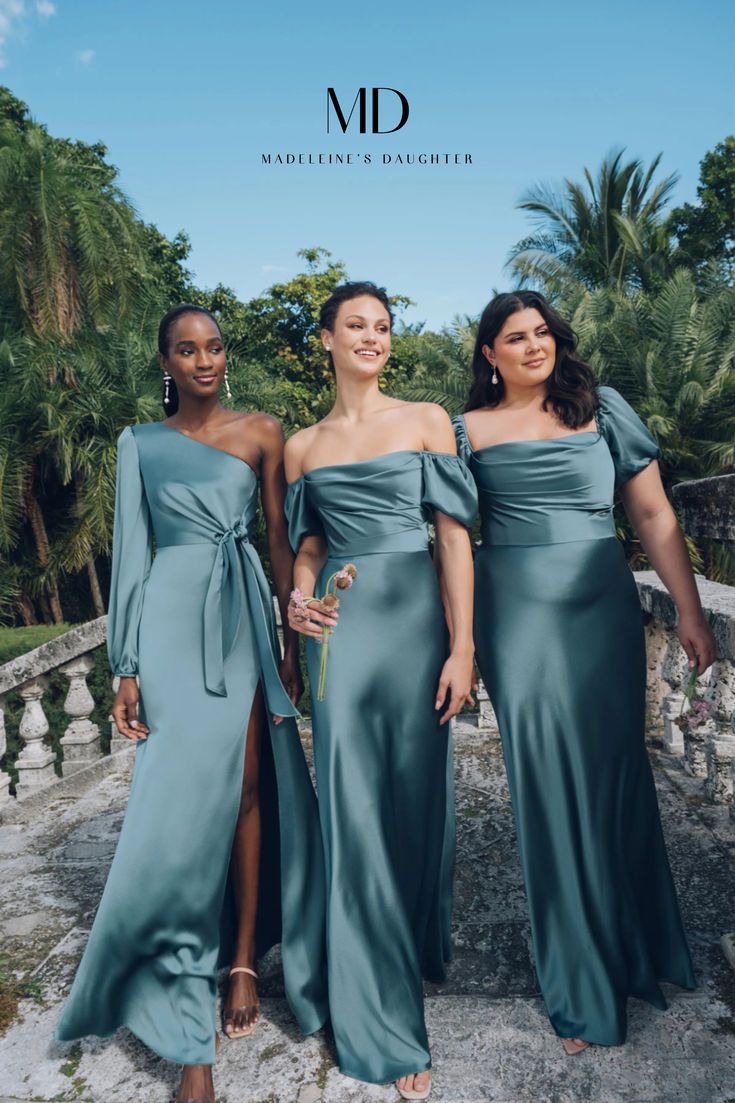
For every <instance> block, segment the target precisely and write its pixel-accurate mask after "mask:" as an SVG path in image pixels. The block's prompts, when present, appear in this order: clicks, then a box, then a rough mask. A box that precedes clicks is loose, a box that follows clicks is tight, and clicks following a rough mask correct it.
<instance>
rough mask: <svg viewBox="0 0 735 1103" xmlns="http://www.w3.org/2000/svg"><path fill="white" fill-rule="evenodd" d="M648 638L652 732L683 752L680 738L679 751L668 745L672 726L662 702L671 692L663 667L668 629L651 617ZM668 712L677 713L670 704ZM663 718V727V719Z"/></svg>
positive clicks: (648, 689) (647, 709)
mask: <svg viewBox="0 0 735 1103" xmlns="http://www.w3.org/2000/svg"><path fill="white" fill-rule="evenodd" d="M645 639H646V668H647V671H646V674H647V676H646V715H647V716H648V718H649V721H650V723H651V724H652V726H653V729H654V731H653V732H652V734H654V735H657V736H661V737H662V738H663V740H664V743H665V744H666V749H667V750H671V751H673V753H675V754H676V753H678V754H682V753H683V751H684V743H683V740H681V739H680V743H681V747H680V749H679V750H678V751H677V750H675V749H674V748H673V747H669V746H668V738H669V735H670V726H667V724H666V717H667V713H665V712H664V706H663V704H662V702H663V701H664V698H665V697H666V696H667V695H668V693H669V686H668V684H667V682H666V681H665V679H664V677H663V674H662V668H663V664H664V659H665V657H666V652H667V648H668V646H669V640H668V636H667V633H666V630H665V629H664V628H663V627H662V626H661V625H660V624H658V623H657V622H656V621H655V620H653V618H651V619H650V620H649V621H648V623H647V624H646V629H645ZM668 713H670V714H671V715H672V716H673V715H677V714H676V713H672V712H671V706H669V709H668ZM662 719H663V729H662V725H661V720H662ZM674 731H675V732H678V733H679V736H680V737H681V732H680V731H679V729H678V728H676V727H675V728H674Z"/></svg>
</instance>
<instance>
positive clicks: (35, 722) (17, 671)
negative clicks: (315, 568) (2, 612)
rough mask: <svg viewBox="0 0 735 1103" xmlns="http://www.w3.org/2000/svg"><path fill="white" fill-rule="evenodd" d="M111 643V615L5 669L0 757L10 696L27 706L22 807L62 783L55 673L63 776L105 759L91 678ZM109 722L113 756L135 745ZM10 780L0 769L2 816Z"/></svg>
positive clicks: (0, 690) (21, 731)
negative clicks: (55, 733) (64, 686)
mask: <svg viewBox="0 0 735 1103" xmlns="http://www.w3.org/2000/svg"><path fill="white" fill-rule="evenodd" d="M273 607H274V611H275V617H276V625H277V628H278V634H279V638H281V643H282V642H283V641H282V631H281V616H280V609H279V608H278V602H277V601H276V600H275V599H274V602H273ZM106 640H107V617H99V618H98V619H97V620H92V621H88V622H87V623H86V624H81V625H79V626H78V627H77V628H72V629H71V630H70V631H69V632H64V633H63V635H61V636H57V637H56V639H53V640H49V642H48V643H44V644H41V646H40V647H36V648H35V649H34V650H33V651H28V652H26V654H25V655H20V656H19V657H18V658H17V659H12V660H11V661H10V662H9V663H5V664H4V665H2V666H0V758H2V757H3V755H4V754H5V752H6V750H7V745H8V741H7V731H6V703H7V698H8V696H9V694H11V693H16V692H17V693H18V694H19V695H20V697H21V698H22V700H23V703H24V708H23V715H22V716H21V720H20V724H19V727H18V736H19V742H20V744H21V750H20V753H19V755H18V757H17V758H16V760H15V769H16V770H17V771H18V782H17V785H16V787H15V789H16V793H15V796H16V798H17V801H18V802H20V803H22V802H23V801H24V800H26V798H28V797H30V796H32V795H33V794H36V793H40V792H41V791H42V790H43V789H45V788H46V787H47V786H49V785H52V784H54V783H56V782H58V781H59V777H58V775H57V761H56V760H57V755H56V753H55V752H54V750H53V749H52V748H51V747H50V746H49V744H48V743H47V742H46V737H47V735H48V733H49V721H48V718H47V716H46V713H45V712H44V707H43V699H44V694H45V693H46V690H47V689H48V685H49V678H50V676H51V675H52V674H53V673H54V672H55V671H59V672H60V673H61V674H63V675H64V676H65V677H66V678H68V680H69V688H68V691H67V694H66V698H65V700H64V705H63V708H64V712H65V713H66V715H67V716H68V717H69V723H68V725H67V727H66V729H65V731H64V734H63V736H62V737H61V739H60V741H59V742H60V745H61V749H62V753H63V762H62V764H61V772H62V777H63V778H69V777H71V776H72V775H74V774H76V773H78V772H79V771H80V770H83V769H85V768H86V767H89V766H91V765H92V764H94V763H96V762H98V761H99V760H101V759H102V758H104V757H105V755H104V753H103V750H102V741H101V732H100V729H99V726H98V725H97V724H95V723H93V722H92V720H91V716H92V713H93V711H94V709H95V706H96V702H95V700H94V697H93V696H92V694H91V692H90V689H89V686H88V685H87V678H88V676H89V674H90V673H91V672H92V670H93V668H94V665H95V661H96V656H95V651H96V650H97V649H98V648H100V647H102V645H103V644H104V643H105V642H106ZM118 685H119V679H118V678H115V677H113V678H112V690H113V693H114V692H115V691H116V690H117V687H118ZM109 719H110V752H111V753H112V754H115V753H117V752H119V751H123V750H125V751H127V750H130V749H131V748H132V746H133V745H132V744H131V743H130V741H129V740H127V739H125V738H124V737H123V736H121V735H119V734H118V731H117V729H116V727H115V725H114V723H112V717H110V718H109ZM10 780H11V779H10V775H9V774H7V773H6V772H5V771H3V770H0V815H1V814H2V812H3V809H5V810H7V809H8V808H9V807H11V806H14V805H15V803H16V800H15V799H14V798H13V796H12V795H11V794H10V791H9V786H10ZM78 780H81V779H78Z"/></svg>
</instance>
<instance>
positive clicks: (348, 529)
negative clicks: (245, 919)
mask: <svg viewBox="0 0 735 1103" xmlns="http://www.w3.org/2000/svg"><path fill="white" fill-rule="evenodd" d="M435 510H438V511H441V512H442V513H444V514H448V515H449V516H451V517H455V518H457V519H458V520H459V521H461V522H462V523H463V524H466V525H469V524H471V523H472V521H473V519H474V516H475V515H476V513H477V493H476V490H475V486H474V483H473V481H472V478H471V476H470V475H469V472H468V471H467V469H466V467H465V466H464V465H463V464H462V462H461V461H460V460H459V459H458V457H457V456H453V455H448V454H445V453H435V452H415V451H401V452H391V453H388V454H386V455H382V456H378V457H376V458H375V459H370V460H365V461H364V462H358V463H346V464H337V465H334V466H329V467H320V468H317V469H315V470H313V471H310V472H308V473H307V474H306V475H304V476H302V477H301V478H300V479H298V480H297V481H296V482H294V483H292V484H291V486H290V487H289V491H288V495H287V498H286V512H287V514H288V517H289V526H290V538H291V543H292V545H293V547H294V550H298V547H299V544H300V543H301V540H302V539H303V538H304V537H305V536H307V535H319V536H321V537H323V538H324V539H325V540H326V543H327V547H328V554H329V558H328V560H327V562H326V564H325V566H324V568H323V570H322V572H321V574H320V577H319V580H318V584H317V593H318V594H321V593H322V592H323V586H324V583H325V581H326V579H327V578H328V577H329V575H330V574H331V573H332V572H333V571H336V570H338V569H339V568H340V567H342V566H343V565H344V564H345V563H347V562H352V563H354V564H355V566H356V567H357V571H358V574H357V579H356V581H355V583H354V585H353V586H352V588H351V589H349V590H346V591H341V592H340V596H341V606H340V610H339V624H338V625H337V627H336V629H335V631H334V634H333V635H332V637H331V641H330V645H329V662H328V673H327V690H326V700H324V701H317V700H314V701H313V710H314V711H313V725H314V756H315V767H316V780H317V793H318V798H319V814H320V820H321V829H322V838H323V841H324V853H325V859H326V875H327V887H326V911H327V962H328V977H329V1007H330V1014H331V1021H332V1028H333V1030H334V1037H335V1042H336V1047H337V1054H338V1058H339V1066H340V1069H341V1070H342V1072H344V1073H345V1074H346V1075H348V1076H352V1077H354V1078H356V1079H358V1080H366V1081H370V1082H373V1083H384V1082H387V1081H390V1080H395V1079H396V1078H398V1077H400V1076H403V1075H406V1074H410V1073H414V1072H421V1071H423V1070H424V1069H427V1068H429V1067H430V1064H431V1059H430V1055H429V1047H428V1040H427V1036H426V1026H425V1023H424V1007H423V984H422V976H423V977H426V978H427V979H431V980H433V981H440V980H442V979H443V978H444V963H445V962H446V961H448V960H449V957H450V950H451V946H450V932H449V924H450V918H451V904H452V877H453V865H454V801H453V787H452V755H451V744H450V738H451V737H450V731H449V724H445V725H444V726H440V724H439V716H440V713H439V712H437V711H436V710H435V708H434V701H435V697H436V690H437V685H438V681H439V675H440V672H441V669H442V666H443V664H444V661H445V659H446V657H447V654H448V644H447V631H446V624H445V617H444V612H443V608H442V603H441V598H440V593H439V586H438V581H437V576H436V572H435V569H434V565H433V563H432V559H431V555H430V554H429V550H428V549H429V540H428V533H427V519H428V518H429V517H430V516H431V514H432V512H433V511H435ZM306 646H307V661H308V667H309V678H310V680H311V684H312V687H314V686H316V684H317V677H318V669H319V659H320V646H321V645H320V644H319V642H318V641H314V640H310V639H307V642H306Z"/></svg>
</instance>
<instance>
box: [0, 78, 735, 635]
mask: <svg viewBox="0 0 735 1103" xmlns="http://www.w3.org/2000/svg"><path fill="white" fill-rule="evenodd" d="M659 161H660V159H659V158H656V159H654V161H653V162H652V164H651V165H650V166H649V167H648V168H645V167H644V166H643V165H642V164H641V162H639V161H636V160H632V161H629V162H626V161H625V160H624V157H623V152H622V151H613V152H612V153H611V154H610V155H609V156H608V157H607V158H606V159H605V160H604V161H603V163H602V165H601V167H600V169H599V171H598V172H597V174H596V175H594V176H593V174H592V173H591V172H590V171H589V170H585V172H584V181H583V183H581V184H578V183H575V182H573V181H569V180H568V181H566V184H565V189H564V191H563V193H561V194H556V193H554V192H552V191H549V189H546V188H544V187H536V188H534V189H532V190H531V191H530V192H529V193H528V194H527V195H526V197H525V198H524V199H523V201H522V202H521V207H522V208H523V209H526V210H528V211H529V213H530V214H531V215H532V216H533V217H534V218H535V219H536V220H537V222H538V232H537V233H536V234H535V235H533V236H532V237H530V238H528V239H526V241H524V242H521V243H519V245H518V246H517V247H516V249H515V250H514V251H513V255H512V258H511V262H510V263H511V269H512V271H513V272H514V274H515V275H516V276H518V277H519V278H521V279H522V280H533V281H535V282H536V283H540V284H541V286H542V287H543V288H544V289H545V290H546V291H547V292H548V293H550V294H551V296H552V297H553V298H554V299H555V301H556V302H557V303H558V304H559V306H560V308H561V309H562V310H563V312H564V313H565V314H566V315H567V316H570V317H572V319H573V322H574V325H575V327H576V328H577V329H578V330H579V333H580V337H581V343H582V350H583V353H584V354H585V355H587V356H588V357H589V358H590V359H591V361H592V363H593V364H594V365H595V367H596V368H597V369H598V371H599V373H600V375H601V377H602V378H603V379H604V380H605V381H609V382H612V383H613V385H616V386H619V387H620V389H621V390H622V391H623V393H624V394H625V395H626V397H628V398H629V399H631V400H632V401H633V404H634V405H635V406H636V408H637V409H638V410H639V412H640V413H641V415H642V416H643V417H644V420H646V421H647V423H648V424H649V427H650V428H651V429H652V431H653V432H654V433H655V434H656V436H657V438H658V439H659V441H660V443H661V446H662V449H663V452H664V461H663V469H664V474H665V478H666V480H667V483H669V484H670V483H671V482H673V481H676V480H678V479H681V478H685V477H696V476H698V475H700V474H707V473H712V472H716V471H720V470H723V469H724V468H725V467H726V466H727V465H728V464H730V463H732V453H733V436H734V432H733V401H734V398H733V367H732V315H733V298H732V296H733V290H732V288H731V287H728V286H727V284H728V281H729V282H731V275H732V261H733V210H734V208H735V201H734V200H733V188H732V181H733V173H734V172H735V169H734V168H733V164H734V161H735V139H733V138H727V139H726V140H725V141H724V142H723V143H721V144H720V145H718V146H717V147H716V149H715V150H713V151H712V152H711V153H709V154H708V155H707V156H706V157H705V158H704V160H703V162H702V172H701V186H700V188H699V191H698V197H699V202H698V205H697V206H693V205H687V204H685V205H684V206H683V207H681V208H678V209H677V210H676V211H674V212H673V213H672V214H671V215H670V216H669V217H668V218H666V217H665V212H664V207H665V206H666V203H667V202H668V199H669V196H670V192H671V189H672V187H673V184H674V181H675V177H673V176H669V177H665V178H663V179H661V180H659V181H656V179H655V177H656V174H657V172H658V167H659ZM117 180H118V172H117V169H116V167H115V166H114V165H112V164H111V163H110V162H109V161H108V153H107V149H106V147H105V146H104V145H103V144H102V143H100V142H98V143H93V144H87V143H84V142H79V141H71V140H69V139H66V138H56V137H53V136H51V135H50V134H49V133H48V131H47V129H46V127H44V126H43V125H41V124H39V123H37V122H35V121H34V120H33V119H32V118H31V116H30V114H29V111H28V108H27V106H26V104H24V103H23V102H22V101H21V100H19V99H17V98H16V97H15V96H13V95H12V93H11V92H10V91H9V90H8V89H6V88H2V87H0V623H8V624H15V623H17V622H18V621H19V620H21V619H22V620H23V621H24V622H26V623H29V624H32V623H33V622H34V621H35V620H37V619H39V618H40V619H41V620H43V621H46V622H51V621H52V620H53V619H57V620H63V617H64V612H65V610H67V611H68V612H67V613H66V615H67V617H69V619H71V618H74V619H76V618H77V617H79V618H80V619H83V618H86V617H90V616H93V615H95V605H93V603H92V598H91V595H92V594H93V593H96V592H97V589H98V588H99V589H100V590H102V591H104V587H105V580H106V576H107V573H108V569H109V550H110V542H111V522H112V511H113V501H114V477H115V453H116V440H117V436H118V435H119V433H120V431H121V430H122V428H123V427H124V426H125V425H128V424H131V423H134V422H139V421H149V420H154V419H158V418H159V417H161V415H162V406H161V376H160V369H159V366H158V357H157V347H156V340H157V326H158V321H159V318H160V316H161V314H162V313H163V312H164V311H165V310H167V309H168V308H169V307H170V306H171V305H173V304H174V303H177V302H181V301H190V302H194V303H197V304H199V305H202V306H205V307H206V308H207V309H209V310H211V311H212V312H213V314H214V315H215V316H216V317H217V319H218V321H219V323H220V325H221V328H222V331H223V336H224V339H225V344H226V348H227V355H228V367H229V379H230V385H231V388H232V391H233V398H232V404H233V406H234V407H235V408H237V409H242V410H253V409H265V410H267V411H268V412H270V413H272V414H274V415H275V416H276V417H278V418H280V420H281V421H282V423H283V426H284V429H285V431H286V433H287V434H290V433H292V432H294V431H296V430H297V429H300V428H302V427H304V426H305V425H309V424H312V423H313V422H314V421H316V420H318V419H319V418H321V417H323V416H324V415H325V414H326V413H327V412H328V410H329V408H330V406H331V404H332V401H333V397H334V391H333V378H332V372H331V368H330V367H329V366H328V362H327V358H326V356H325V354H324V350H323V348H322V345H321V341H320V337H319V324H318V318H319V309H320V307H321V304H322V303H323V301H324V300H325V299H326V298H327V297H328V295H329V294H330V293H331V292H332V290H333V289H334V287H335V286H336V285H337V284H338V283H340V282H342V281H344V280H345V279H346V278H348V273H347V270H346V268H345V265H344V264H343V263H342V262H341V261H339V260H337V259H335V258H334V257H333V256H332V254H331V253H330V252H329V251H328V250H326V249H322V248H318V247H313V248H308V249H302V250H301V251H300V253H299V257H300V258H301V260H302V261H303V266H302V271H300V272H298V273H297V274H296V276H294V277H293V278H292V279H290V280H287V281H283V282H280V283H276V284H274V285H273V286H271V287H269V288H267V289H266V290H264V291H263V292H262V293H261V294H260V295H258V296H256V297H255V298H253V299H251V300H250V301H248V302H242V301H240V300H239V299H238V297H237V296H236V294H235V293H234V292H233V291H232V290H231V289H230V288H227V287H225V286H223V285H218V286H217V287H215V288H214V289H203V288H199V287H197V286H196V285H195V284H194V282H193V277H192V273H191V271H190V270H189V267H188V262H189V255H190V249H191V246H190V242H189V238H188V236H187V235H186V233H185V232H184V231H183V230H182V231H180V232H179V233H178V234H176V236H175V237H173V239H168V238H167V237H166V236H165V235H164V234H162V233H161V232H160V230H158V229H157V228H156V227H155V226H152V225H149V224H146V223H144V222H143V221H141V220H140V219H139V218H138V217H137V215H136V213H135V211H134V210H133V208H132V206H131V204H130V202H129V201H128V199H127V198H126V197H125V196H124V194H123V193H122V192H121V191H120V189H119V186H118V182H117ZM677 266H679V267H678V270H677ZM692 273H693V275H692ZM392 303H393V306H394V308H395V311H396V314H397V316H398V321H397V323H396V325H395V327H394V332H393V335H392V352H391V357H390V360H389V363H388V365H387V367H386V369H385V371H384V373H383V376H382V378H381V386H382V387H383V388H385V389H386V390H387V391H389V392H390V393H393V394H397V395H399V396H401V397H403V398H407V399H409V400H416V401H433V402H439V403H441V404H442V405H444V406H445V407H446V408H447V409H448V410H449V411H450V413H455V412H458V411H459V410H461V409H463V407H464V403H465V399H466V395H467V391H468V388H469V383H470V378H471V357H472V348H473V344H474V338H475V332H476V320H474V319H471V318H456V319H455V320H454V321H453V322H452V324H451V325H450V326H448V327H446V328H445V329H443V330H442V331H441V332H440V333H434V332H425V331H424V329H423V326H421V325H413V326H409V325H406V324H404V323H403V322H402V320H401V317H400V315H401V312H402V310H403V309H404V308H405V307H406V305H408V304H409V303H410V300H409V299H408V298H407V297H406V296H405V295H403V294H399V295H395V296H394V297H393V298H392ZM261 528H262V526H261ZM259 546H260V547H261V550H264V548H265V541H264V533H263V532H262V531H261V532H260V536H259ZM630 547H631V554H632V555H633V556H635V555H636V554H637V553H636V551H635V548H634V547H633V544H632V542H631V545H630ZM693 554H694V552H693ZM697 554H699V555H701V556H702V557H703V559H702V561H703V562H704V563H705V565H706V566H707V569H708V571H710V572H711V575H712V577H723V578H724V577H727V578H729V577H730V576H731V565H730V560H729V559H728V556H727V555H725V553H724V552H722V551H721V550H719V551H718V550H717V548H715V547H713V548H711V549H708V548H707V547H706V546H704V545H703V546H702V548H701V549H698V550H697ZM87 587H89V591H87ZM96 601H97V604H96V608H97V610H99V599H96Z"/></svg>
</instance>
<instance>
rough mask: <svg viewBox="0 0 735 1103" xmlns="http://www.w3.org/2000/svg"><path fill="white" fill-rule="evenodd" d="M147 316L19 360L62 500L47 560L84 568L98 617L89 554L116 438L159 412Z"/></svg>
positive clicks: (41, 446) (107, 507) (102, 524)
mask: <svg viewBox="0 0 735 1103" xmlns="http://www.w3.org/2000/svg"><path fill="white" fill-rule="evenodd" d="M152 318H153V315H152V314H149V315H147V316H144V318H143V319H142V321H141V322H140V323H139V324H138V325H137V326H136V327H133V326H132V325H122V326H120V327H118V328H117V329H113V328H109V329H108V330H107V331H106V332H104V333H100V332H98V331H92V332H87V333H85V334H84V335H82V336H80V337H79V338H78V339H77V340H75V341H74V342H73V343H72V344H71V345H70V346H65V347H64V348H63V349H62V350H61V351H60V350H59V348H58V346H57V345H56V344H55V343H54V342H47V343H45V344H42V343H41V342H39V341H37V340H36V341H33V342H29V347H30V348H31V349H32V350H33V354H32V355H29V356H28V357H27V359H26V361H25V363H24V380H25V385H26V389H27V392H28V393H32V394H33V395H34V399H33V404H32V405H33V412H32V419H33V434H32V436H33V439H34V440H35V441H36V444H37V454H38V458H39V463H41V464H42V465H43V468H44V470H46V471H47V472H49V473H50V477H51V480H52V482H53V484H55V485H57V486H58V487H59V488H67V489H65V490H64V489H62V490H61V493H66V494H67V495H68V496H69V502H70V508H69V511H68V516H67V519H66V522H65V523H64V524H62V525H61V526H59V527H58V531H57V533H56V537H55V541H54V554H53V557H52V559H53V562H54V563H55V565H56V568H57V570H58V571H63V572H68V573H72V574H74V573H76V572H78V571H80V570H86V572H87V575H88V578H89V585H90V591H91V595H92V601H93V605H94V608H95V612H96V613H97V615H98V616H101V615H102V614H103V613H104V611H105V609H104V603H103V598H102V592H101V587H100V583H99V579H98V576H97V568H96V559H97V557H99V556H106V555H108V554H109V551H110V546H111V535H112V533H111V526H112V515H113V506H114V496H115V463H116V441H117V437H118V435H119V433H120V431H121V430H122V429H123V428H124V427H125V426H126V425H129V424H131V423H133V422H138V421H150V420H152V419H153V418H155V417H156V416H157V415H158V414H159V413H160V400H159V398H158V397H157V395H156V385H155V382H154V379H155V378H156V377H155V375H153V376H152V378H149V375H150V374H151V373H150V371H149V368H150V365H151V361H152V355H151V352H152V349H153V347H154V345H153V333H152Z"/></svg>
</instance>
